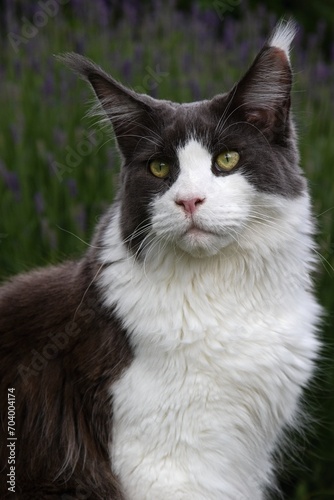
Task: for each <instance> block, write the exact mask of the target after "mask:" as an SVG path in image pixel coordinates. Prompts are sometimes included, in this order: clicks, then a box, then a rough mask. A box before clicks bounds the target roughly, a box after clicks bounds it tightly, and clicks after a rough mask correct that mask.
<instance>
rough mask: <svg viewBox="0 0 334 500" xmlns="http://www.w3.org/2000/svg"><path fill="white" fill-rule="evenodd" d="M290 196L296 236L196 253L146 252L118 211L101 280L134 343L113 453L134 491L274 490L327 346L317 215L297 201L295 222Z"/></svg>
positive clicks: (251, 494)
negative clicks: (275, 454)
mask: <svg viewBox="0 0 334 500" xmlns="http://www.w3.org/2000/svg"><path fill="white" fill-rule="evenodd" d="M293 204H294V205H295V206H294V210H293ZM284 205H285V209H286V216H287V218H289V219H290V231H288V229H287V228H288V224H287V227H286V228H285V230H284V231H283V232H282V230H281V231H279V228H278V227H277V226H272V228H271V230H270V228H269V227H267V228H266V231H267V232H265V231H264V232H263V234H262V235H261V234H259V233H258V234H257V235H256V238H255V239H254V238H253V240H250V239H248V240H246V241H245V242H244V245H245V246H244V247H241V241H240V242H239V246H238V245H237V244H236V245H231V246H230V247H227V248H225V249H224V250H223V251H222V252H220V253H219V254H218V255H215V256H213V257H212V256H211V257H207V258H197V259H196V258H194V257H191V256H187V255H185V254H184V253H182V252H181V251H180V250H177V249H175V248H174V249H171V248H170V247H168V248H167V247H164V245H163V244H161V245H160V246H159V244H157V245H156V248H155V247H154V248H155V251H153V250H154V248H153V250H152V251H151V252H148V254H147V256H146V258H145V257H144V258H141V259H136V258H135V256H134V255H133V254H132V253H130V251H129V250H128V249H127V248H126V246H125V244H124V243H123V241H122V238H121V235H120V224H119V213H118V210H119V209H118V208H116V212H115V214H114V217H113V219H112V221H111V224H110V226H109V229H108V230H107V231H106V233H105V236H104V250H103V252H102V253H101V255H100V260H101V262H102V263H103V264H104V267H103V271H102V273H101V276H100V278H99V285H100V286H101V287H102V290H103V296H104V302H105V306H106V307H108V308H110V309H112V310H113V311H114V314H116V315H117V316H118V318H119V319H120V320H121V322H122V324H123V326H124V327H125V329H126V331H127V332H128V338H129V341H130V344H131V345H132V348H133V351H134V361H133V362H132V364H131V366H130V367H129V368H128V369H127V370H126V371H125V372H124V374H123V376H122V377H121V378H120V379H119V381H117V382H116V383H115V384H113V385H112V387H110V392H111V394H112V397H113V422H114V423H113V437H112V445H111V447H110V454H111V458H112V463H113V469H114V471H115V472H116V474H117V475H118V477H119V478H120V480H121V482H122V484H123V485H124V490H125V493H126V494H127V495H128V498H136V499H138V500H156V499H157V498H164V499H172V498H173V499H175V500H184V499H189V498H192V499H196V500H200V499H203V498H205V499H207V500H217V499H230V500H232V499H233V500H236V499H241V498H242V499H244V500H254V499H256V500H260V499H262V498H263V491H264V486H265V485H266V484H269V483H270V482H271V477H272V476H271V467H272V465H271V453H272V450H273V448H274V445H275V444H276V440H277V436H278V435H279V434H280V433H281V429H282V426H284V425H287V424H288V425H295V422H296V421H295V417H296V409H297V402H298V399H299V396H300V393H301V390H302V387H303V386H304V385H305V384H306V383H307V381H308V380H309V377H310V375H311V373H312V370H313V361H314V359H315V358H316V353H317V351H318V341H317V339H316V337H315V335H314V331H315V329H316V326H315V325H316V323H317V318H318V316H319V312H320V308H319V306H318V305H317V303H316V301H315V300H314V298H313V296H312V293H311V291H310V290H309V288H310V278H309V270H310V267H311V266H312V260H313V259H312V253H311V246H312V244H311V239H310V235H309V234H307V233H308V231H309V230H310V227H311V223H310V222H308V223H305V220H304V222H303V220H302V219H299V221H298V218H299V217H300V216H301V215H304V216H305V215H306V214H307V212H308V200H307V198H306V196H305V197H304V199H299V200H298V201H296V200H295V201H292V202H291V207H290V209H291V211H294V217H291V214H289V213H288V212H289V208H288V207H289V203H288V202H287V200H285V203H284ZM298 213H299V215H298ZM308 220H309V219H308ZM291 221H294V223H292V222H291ZM307 224H309V228H308V230H307ZM283 226H284V225H281V226H280V227H281V228H282V227H283ZM298 227H299V230H298ZM271 231H272V232H271ZM111 236H112V237H111ZM264 238H266V239H267V245H264V244H260V242H261V241H262V242H263V239H264ZM275 238H276V241H275ZM255 241H257V244H255ZM269 241H270V245H268V242H269ZM246 243H247V244H246ZM269 247H270V248H271V249H269ZM261 249H262V251H261ZM108 263H109V265H108ZM134 443H135V445H134Z"/></svg>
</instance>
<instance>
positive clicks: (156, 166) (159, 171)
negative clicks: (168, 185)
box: [149, 160, 170, 179]
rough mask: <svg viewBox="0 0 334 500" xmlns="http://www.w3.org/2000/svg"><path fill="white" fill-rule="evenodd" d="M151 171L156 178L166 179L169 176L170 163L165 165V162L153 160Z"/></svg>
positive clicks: (150, 165)
mask: <svg viewBox="0 0 334 500" xmlns="http://www.w3.org/2000/svg"><path fill="white" fill-rule="evenodd" d="M149 169H150V171H151V173H152V174H153V175H154V176H155V177H159V179H164V178H165V177H167V175H168V174H169V170H170V167H169V165H168V163H164V162H163V161H159V160H153V161H151V162H150V164H149Z"/></svg>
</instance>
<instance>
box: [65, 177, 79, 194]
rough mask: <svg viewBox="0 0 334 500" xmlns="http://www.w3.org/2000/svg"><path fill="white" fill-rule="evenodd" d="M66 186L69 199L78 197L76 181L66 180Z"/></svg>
mask: <svg viewBox="0 0 334 500" xmlns="http://www.w3.org/2000/svg"><path fill="white" fill-rule="evenodd" d="M66 184H67V188H68V191H69V193H70V196H71V198H76V197H77V196H78V186H77V181H76V180H75V179H73V178H70V179H66Z"/></svg>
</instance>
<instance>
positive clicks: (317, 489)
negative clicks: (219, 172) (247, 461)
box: [0, 1, 334, 500]
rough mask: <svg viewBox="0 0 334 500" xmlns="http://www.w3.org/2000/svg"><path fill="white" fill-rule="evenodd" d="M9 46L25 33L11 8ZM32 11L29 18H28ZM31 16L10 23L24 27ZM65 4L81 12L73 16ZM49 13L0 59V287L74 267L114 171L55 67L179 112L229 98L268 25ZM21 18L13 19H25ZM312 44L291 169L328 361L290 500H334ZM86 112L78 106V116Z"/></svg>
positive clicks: (324, 206) (330, 91) (326, 143)
mask: <svg viewBox="0 0 334 500" xmlns="http://www.w3.org/2000/svg"><path fill="white" fill-rule="evenodd" d="M6 5H7V7H6V8H5V9H4V12H3V13H2V16H3V19H2V21H3V23H4V24H5V27H6V29H5V31H4V33H6V34H7V35H8V34H10V33H17V34H21V35H22V32H23V29H24V22H23V21H22V19H21V17H20V14H18V12H16V11H15V12H14V11H13V9H14V7H12V6H11V5H12V4H11V3H10V2H7V4H6ZM36 5H37V6H36ZM36 5H35V7H34V8H35V11H34V10H31V9H32V8H31V7H29V9H30V10H29V9H28V10H29V11H27V12H24V11H23V12H21V14H26V16H27V18H28V19H32V20H33V19H34V18H33V16H34V15H35V14H36V9H37V10H38V9H40V7H39V6H38V5H39V4H36ZM76 5H78V6H77V7H76ZM105 5H106V4H105V3H104V2H103V1H99V2H91V3H90V4H88V2H87V8H86V9H82V8H80V4H79V3H78V2H73V4H72V5H64V6H60V7H59V12H58V13H57V15H55V16H53V17H51V16H49V17H48V18H47V22H46V24H45V26H43V27H40V28H39V29H38V30H37V33H36V34H35V36H33V37H31V38H30V39H26V41H25V42H21V43H19V44H18V46H16V47H14V46H13V40H11V39H9V38H8V36H5V37H4V40H3V47H2V51H1V55H0V72H1V80H0V88H1V92H0V109H1V113H0V200H1V218H0V273H1V278H3V279H4V278H6V277H8V276H10V275H12V274H15V273H18V272H22V271H26V270H28V269H30V268H32V267H35V266H39V265H47V264H49V263H57V262H60V261H62V260H64V259H65V258H68V257H76V256H79V255H81V254H82V253H83V252H84V251H85V248H86V243H85V242H88V241H89V239H90V237H91V234H92V231H93V229H94V226H95V225H96V222H97V220H98V218H99V217H100V215H101V214H102V212H103V211H104V209H105V208H106V207H107V206H108V204H110V202H111V201H112V199H113V195H114V190H115V185H116V182H117V171H118V168H119V161H118V157H117V151H116V149H115V145H114V142H113V139H112V136H111V134H109V133H108V132H107V131H106V130H101V129H99V127H98V126H97V125H96V124H95V123H94V122H93V121H92V120H89V119H86V118H84V116H85V113H86V112H87V110H88V108H89V101H90V99H91V94H90V93H89V90H88V89H87V88H86V87H85V85H84V84H83V83H82V82H81V81H78V80H77V78H76V77H75V76H74V75H72V74H70V72H69V71H68V70H67V69H65V68H63V67H62V66H61V64H59V63H58V62H57V61H56V60H55V58H54V57H53V54H58V53H62V52H67V51H72V50H74V51H78V52H81V53H84V54H85V55H86V56H88V57H91V58H92V59H94V60H95V61H96V62H98V63H99V64H100V65H101V66H103V67H104V68H105V69H106V70H107V71H109V72H110V73H111V74H112V75H113V76H114V77H116V78H118V79H120V80H121V81H122V82H123V83H125V84H127V85H130V86H132V87H134V88H135V89H137V90H139V91H142V92H148V93H150V94H151V95H153V96H157V97H161V98H168V99H173V100H176V101H189V100H193V99H199V98H206V97H210V96H212V95H214V94H215V93H218V92H224V91H226V90H228V89H229V88H230V87H231V86H232V85H233V83H234V82H235V81H236V80H237V79H238V78H239V77H241V76H242V74H243V72H244V71H245V70H246V68H247V66H248V65H249V64H250V62H251V60H252V58H253V57H254V56H255V54H256V52H257V50H259V48H260V47H261V45H262V43H263V41H264V37H265V36H266V35H267V34H268V33H269V31H270V28H271V27H272V25H273V24H274V21H275V16H273V15H271V14H270V13H268V12H267V11H266V9H265V7H262V8H261V10H260V11H259V12H251V11H250V10H249V9H247V6H245V4H244V3H243V4H242V5H243V8H242V9H241V7H239V9H240V12H239V19H238V20H234V19H232V18H229V17H228V16H226V17H225V18H224V20H223V21H221V20H220V19H219V16H218V15H217V12H215V11H214V10H213V9H211V10H210V9H208V10H206V11H201V10H199V9H198V8H193V9H192V10H191V11H190V12H187V13H181V12H179V11H177V10H175V9H174V8H173V7H171V6H169V7H168V6H167V7H166V6H164V5H163V4H162V3H161V4H160V3H158V2H156V4H155V7H154V8H152V9H151V12H150V13H148V12H145V11H144V9H143V8H141V7H138V6H137V7H136V6H135V4H134V3H131V2H130V1H128V2H124V3H123V4H122V9H123V10H121V8H118V10H117V11H115V10H111V9H109V8H107V7H106V6H105ZM22 8H24V7H22ZM321 46H322V39H321V33H320V32H319V33H317V32H315V33H314V34H313V35H312V36H305V35H303V32H302V30H301V33H300V35H299V36H298V37H297V40H296V42H295V49H294V51H293V54H292V62H293V65H294V70H295V84H294V93H293V104H294V109H295V116H296V120H297V124H298V130H299V137H300V150H301V163H302V166H303V169H304V171H305V174H306V176H307V177H308V179H309V183H310V189H311V193H312V198H313V201H314V212H315V215H316V218H317V222H318V227H319V235H318V243H319V254H320V261H321V265H320V268H319V275H318V277H317V290H318V294H319V298H320V301H321V303H322V304H323V305H324V307H325V309H326V311H327V315H326V318H325V325H324V329H323V333H322V335H323V338H324V340H325V345H326V347H325V349H324V357H323V362H322V366H321V367H320V371H319V376H318V379H317V381H316V383H315V385H314V387H313V388H311V390H310V391H309V396H308V403H309V406H310V407H311V413H312V414H313V415H314V416H315V418H316V419H317V423H315V424H314V425H313V432H312V433H309V434H308V436H307V440H306V441H304V442H303V446H304V448H305V449H304V452H303V456H302V458H301V460H302V462H304V463H305V464H306V465H305V468H304V469H300V468H298V467H296V466H295V465H294V463H293V462H291V464H290V465H289V467H291V472H290V477H285V478H284V479H282V484H283V488H284V490H285V492H286V495H287V498H289V499H291V500H311V499H312V500H321V499H327V498H328V499H329V498H334V479H333V472H332V471H333V470H334V451H333V450H334V397H333V387H334V368H333V361H332V360H333V358H334V347H333V341H332V333H333V323H334V322H333V310H334V286H333V276H334V270H333V268H334V256H333V225H334V219H333V213H334V168H333V164H334V141H333V140H332V138H333V137H334V123H333V119H332V117H333V112H334V104H333V103H334V68H333V65H330V64H329V63H328V62H326V61H325V60H324V59H323V56H322V53H321V49H320V47H321ZM87 103H88V104H87Z"/></svg>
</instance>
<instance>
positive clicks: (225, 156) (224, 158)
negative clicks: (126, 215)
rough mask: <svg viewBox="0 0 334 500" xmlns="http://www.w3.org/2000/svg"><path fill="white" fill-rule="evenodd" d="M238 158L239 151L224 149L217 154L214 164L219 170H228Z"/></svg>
mask: <svg viewBox="0 0 334 500" xmlns="http://www.w3.org/2000/svg"><path fill="white" fill-rule="evenodd" d="M239 158H240V156H239V153H237V152H236V151H225V152H224V153H221V154H220V155H218V156H217V158H216V165H217V167H218V168H219V169H220V170H223V171H224V172H229V171H230V170H232V168H234V167H235V166H236V165H237V163H238V161H239Z"/></svg>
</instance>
